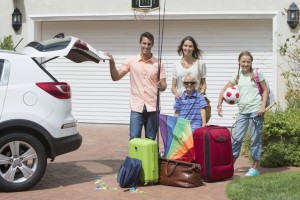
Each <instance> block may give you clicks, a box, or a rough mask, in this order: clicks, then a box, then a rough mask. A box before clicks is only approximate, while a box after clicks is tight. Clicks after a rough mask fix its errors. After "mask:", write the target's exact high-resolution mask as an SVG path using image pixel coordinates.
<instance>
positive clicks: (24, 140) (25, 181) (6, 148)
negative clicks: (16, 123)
mask: <svg viewBox="0 0 300 200" xmlns="http://www.w3.org/2000/svg"><path fill="white" fill-rule="evenodd" d="M46 167H47V156H46V152H45V148H44V147H43V145H42V143H41V142H40V141H39V140H38V139H37V138H35V137H33V136H32V135H29V134H26V133H21V132H14V133H9V134H7V135H5V136H3V137H0V190H2V191H5V192H16V191H23V190H28V189H29V188H31V187H33V186H34V185H35V184H37V183H38V182H39V181H40V179H41V178H42V177H43V176H44V173H45V170H46Z"/></svg>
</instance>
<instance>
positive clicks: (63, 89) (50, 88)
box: [36, 82, 71, 99]
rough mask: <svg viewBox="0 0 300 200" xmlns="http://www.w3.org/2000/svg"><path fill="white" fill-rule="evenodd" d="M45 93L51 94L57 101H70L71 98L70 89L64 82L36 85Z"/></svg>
mask: <svg viewBox="0 0 300 200" xmlns="http://www.w3.org/2000/svg"><path fill="white" fill-rule="evenodd" d="M36 85H37V86H38V87H40V88H41V89H42V90H44V91H45V92H47V93H49V94H51V95H52V96H54V97H55V98H58V99H70V98H71V87H70V85H69V84H68V83H64V82H44V83H36Z"/></svg>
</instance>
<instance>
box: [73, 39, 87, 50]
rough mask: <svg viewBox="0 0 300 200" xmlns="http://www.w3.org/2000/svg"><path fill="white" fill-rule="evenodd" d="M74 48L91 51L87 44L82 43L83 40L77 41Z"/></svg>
mask: <svg viewBox="0 0 300 200" xmlns="http://www.w3.org/2000/svg"><path fill="white" fill-rule="evenodd" d="M74 46H75V47H77V48H80V49H84V50H87V51H88V50H89V48H88V46H87V44H86V43H85V42H84V41H82V40H77V41H76V42H75V43H74Z"/></svg>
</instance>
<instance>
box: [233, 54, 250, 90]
mask: <svg viewBox="0 0 300 200" xmlns="http://www.w3.org/2000/svg"><path fill="white" fill-rule="evenodd" d="M243 56H249V57H250V58H251V67H250V72H251V74H250V77H251V81H254V74H253V72H252V71H253V68H252V62H253V56H252V54H251V53H250V52H249V51H243V52H241V53H240V55H239V58H238V61H239V69H238V73H237V75H236V85H237V84H238V83H239V79H240V69H241V65H240V61H241V58H242V57H243Z"/></svg>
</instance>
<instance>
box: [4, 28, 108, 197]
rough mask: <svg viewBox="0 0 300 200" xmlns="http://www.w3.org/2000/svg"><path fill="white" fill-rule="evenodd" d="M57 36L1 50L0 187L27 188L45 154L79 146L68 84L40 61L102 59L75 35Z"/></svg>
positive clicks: (39, 173) (41, 167)
mask: <svg viewBox="0 0 300 200" xmlns="http://www.w3.org/2000/svg"><path fill="white" fill-rule="evenodd" d="M58 36H59V37H55V38H53V39H50V40H47V41H44V42H31V43H29V44H28V45H27V46H26V47H25V48H24V49H22V50H21V51H20V52H15V51H5V50H0V190H2V191H8V192H14V191H22V190H26V189H29V188H30V187H32V186H34V185H35V184H36V183H38V182H39V180H40V179H41V178H42V177H43V175H44V173H45V170H46V166H47V158H50V159H52V161H53V160H54V158H55V157H56V156H58V155H61V154H64V153H68V152H71V151H74V150H76V149H78V148H79V147H80V145H81V142H82V137H81V135H80V134H79V133H78V129H77V121H76V119H75V118H74V117H73V115H72V113H71V111H72V108H71V88H70V86H69V85H68V84H67V83H64V82H59V81H58V80H56V79H55V77H53V76H52V75H51V74H50V73H49V72H48V71H47V70H46V69H45V68H44V67H43V66H42V64H43V63H45V62H48V61H51V60H53V59H54V58H57V57H59V56H64V57H66V58H68V59H70V60H71V61H73V62H76V63H81V62H84V61H93V62H96V63H98V62H99V61H100V60H101V58H103V57H101V55H100V54H99V52H97V51H96V50H95V49H94V48H93V47H91V46H90V45H89V44H87V43H85V42H83V41H82V40H80V39H78V38H75V37H71V36H69V37H64V36H63V35H62V34H60V35H58ZM45 58H47V60H45ZM39 60H43V62H41V63H40V62H39Z"/></svg>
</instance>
